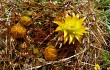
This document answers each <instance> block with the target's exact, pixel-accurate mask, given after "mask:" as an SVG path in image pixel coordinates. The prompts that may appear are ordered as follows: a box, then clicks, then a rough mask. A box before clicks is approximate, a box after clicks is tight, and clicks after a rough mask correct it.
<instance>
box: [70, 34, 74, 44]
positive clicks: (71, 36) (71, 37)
mask: <svg viewBox="0 0 110 70" xmlns="http://www.w3.org/2000/svg"><path fill="white" fill-rule="evenodd" d="M73 38H74V35H73V34H69V44H70V43H71V42H72V41H73Z"/></svg>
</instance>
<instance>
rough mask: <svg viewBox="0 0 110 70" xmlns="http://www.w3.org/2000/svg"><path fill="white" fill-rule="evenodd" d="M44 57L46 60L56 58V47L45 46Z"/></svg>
mask: <svg viewBox="0 0 110 70" xmlns="http://www.w3.org/2000/svg"><path fill="white" fill-rule="evenodd" d="M44 57H45V59H46V60H48V61H54V60H56V59H57V49H56V48H55V47H54V46H47V47H46V48H45V51H44Z"/></svg>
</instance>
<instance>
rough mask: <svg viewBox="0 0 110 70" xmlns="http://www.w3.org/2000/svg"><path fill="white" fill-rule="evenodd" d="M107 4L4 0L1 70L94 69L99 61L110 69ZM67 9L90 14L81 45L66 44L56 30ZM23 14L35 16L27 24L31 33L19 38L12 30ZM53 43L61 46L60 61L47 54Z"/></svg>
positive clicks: (0, 3)
mask: <svg viewBox="0 0 110 70" xmlns="http://www.w3.org/2000/svg"><path fill="white" fill-rule="evenodd" d="M102 3H103V4H102ZM100 4H101V5H100ZM103 5H104V6H105V2H101V1H100V0H71V1H68V0H65V1H60V0H57V1H46V0H38V1H34V0H30V1H29V0H26V2H25V1H23V0H11V1H8V0H0V68H1V70H8V69H10V70H12V69H13V70H14V69H15V70H32V69H33V70H37V69H42V70H43V69H44V70H51V69H52V70H61V69H62V70H94V66H95V64H99V65H100V67H101V69H106V68H109V66H110V52H109V50H110V41H109V39H110V35H109V28H108V29H107V25H108V24H106V23H105V22H109V20H108V17H106V16H107V15H108V14H105V15H104V17H106V19H105V18H103V16H101V14H103V12H105V11H106V10H108V8H109V7H104V6H103ZM107 5H108V4H107ZM103 7H104V8H103ZM65 12H68V13H69V14H70V13H71V12H74V13H78V14H79V15H80V17H86V20H85V23H84V24H85V26H87V27H88V28H87V31H88V33H87V34H85V35H84V39H83V41H82V43H81V44H79V43H77V44H74V45H73V44H70V45H69V44H68V43H66V44H63V37H62V36H60V37H59V35H60V34H58V33H57V32H54V30H55V29H56V27H57V25H56V24H54V23H53V20H54V18H55V17H57V16H64V14H65ZM23 15H28V16H29V17H31V19H32V21H31V23H32V24H31V25H29V26H24V27H25V28H26V29H27V33H26V35H25V36H24V37H23V38H15V37H13V35H12V34H11V33H10V30H11V28H12V26H14V25H15V24H17V23H18V22H19V20H20V17H21V16H23ZM108 27H109V25H108ZM50 44H51V45H53V46H55V47H56V48H57V51H58V60H57V61H46V60H45V59H44V57H43V51H44V48H45V47H46V46H48V45H50ZM35 48H37V49H38V52H37V53H34V49H35Z"/></svg>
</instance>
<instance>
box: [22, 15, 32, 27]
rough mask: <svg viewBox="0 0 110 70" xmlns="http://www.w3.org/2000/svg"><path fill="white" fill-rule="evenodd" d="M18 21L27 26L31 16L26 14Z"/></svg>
mask: <svg viewBox="0 0 110 70" xmlns="http://www.w3.org/2000/svg"><path fill="white" fill-rule="evenodd" d="M20 22H21V23H22V24H23V25H25V26H29V25H30V24H31V18H30V17H28V16H22V17H21V19H20Z"/></svg>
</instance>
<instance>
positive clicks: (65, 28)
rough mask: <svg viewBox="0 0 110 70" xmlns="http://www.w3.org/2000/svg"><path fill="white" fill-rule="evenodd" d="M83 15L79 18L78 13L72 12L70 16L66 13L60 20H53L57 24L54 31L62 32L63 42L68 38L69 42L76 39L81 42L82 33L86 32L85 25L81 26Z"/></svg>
mask: <svg viewBox="0 0 110 70" xmlns="http://www.w3.org/2000/svg"><path fill="white" fill-rule="evenodd" d="M84 20H85V17H83V18H81V19H79V15H78V14H77V15H75V14H74V13H72V16H69V15H68V14H66V16H65V18H64V19H62V20H55V21H54V22H55V23H56V24H58V25H59V26H58V27H57V28H56V30H55V31H61V32H63V33H64V43H66V42H67V41H68V40H69V44H70V43H72V42H73V44H74V41H75V39H77V40H78V41H79V42H80V43H81V39H82V36H83V34H84V33H86V27H84V26H83V21H84Z"/></svg>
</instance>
